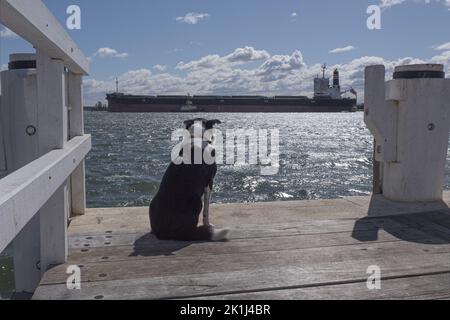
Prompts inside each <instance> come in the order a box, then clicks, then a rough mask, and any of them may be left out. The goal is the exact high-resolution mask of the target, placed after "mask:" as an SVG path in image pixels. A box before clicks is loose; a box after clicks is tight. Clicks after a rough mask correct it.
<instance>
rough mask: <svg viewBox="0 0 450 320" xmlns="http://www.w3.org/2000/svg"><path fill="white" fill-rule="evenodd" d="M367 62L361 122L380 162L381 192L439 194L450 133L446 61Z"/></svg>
mask: <svg viewBox="0 0 450 320" xmlns="http://www.w3.org/2000/svg"><path fill="white" fill-rule="evenodd" d="M384 74H385V68H384V66H370V67H367V68H366V85H365V102H364V104H365V122H366V124H367V127H368V128H369V129H370V131H371V132H372V134H373V135H374V136H375V139H376V145H375V159H376V160H377V161H380V162H381V163H382V182H381V188H382V193H383V195H384V196H385V197H386V198H388V199H390V200H394V201H405V202H428V201H439V200H442V197H443V185H444V169H445V163H446V157H447V150H448V140H449V133H450V79H445V74H444V66H443V65H436V64H420V65H407V66H399V67H397V68H395V72H394V79H393V80H391V81H387V82H386V83H385V81H384Z"/></svg>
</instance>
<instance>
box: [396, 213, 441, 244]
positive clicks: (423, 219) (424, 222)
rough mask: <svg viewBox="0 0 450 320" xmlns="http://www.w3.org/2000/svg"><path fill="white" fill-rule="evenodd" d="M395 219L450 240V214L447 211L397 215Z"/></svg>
mask: <svg viewBox="0 0 450 320" xmlns="http://www.w3.org/2000/svg"><path fill="white" fill-rule="evenodd" d="M394 220H395V221H397V222H399V223H403V224H404V225H406V226H410V227H412V228H416V229H417V230H421V231H424V232H427V233H429V234H432V235H434V236H435V237H439V238H441V239H443V241H444V242H447V243H448V242H450V228H449V225H450V215H448V214H446V213H439V212H438V213H432V212H430V213H423V214H411V215H408V216H397V217H395V218H394Z"/></svg>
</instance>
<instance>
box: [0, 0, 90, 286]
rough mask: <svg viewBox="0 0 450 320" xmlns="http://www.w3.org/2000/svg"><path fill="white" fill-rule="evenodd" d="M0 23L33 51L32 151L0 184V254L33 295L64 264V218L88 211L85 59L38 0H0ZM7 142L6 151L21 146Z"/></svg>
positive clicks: (5, 108) (23, 154)
mask: <svg viewBox="0 0 450 320" xmlns="http://www.w3.org/2000/svg"><path fill="white" fill-rule="evenodd" d="M0 22H1V23H2V24H3V25H5V26H6V27H7V28H9V29H11V30H12V31H13V32H15V33H16V34H18V35H19V36H20V37H22V38H23V39H25V40H27V41H28V42H30V43H31V44H32V45H33V46H34V48H36V81H37V89H36V92H37V95H36V99H33V101H31V103H27V106H26V108H30V106H29V105H31V106H32V107H33V108H34V110H33V111H34V112H35V113H34V114H36V119H35V121H36V128H35V129H36V134H35V137H33V139H32V140H31V141H32V142H31V143H32V144H34V145H33V146H34V148H26V150H20V157H21V158H22V159H21V163H22V164H23V161H24V159H25V158H26V159H27V160H26V161H25V163H26V164H25V165H24V166H23V165H21V166H19V167H18V168H14V163H11V161H10V162H9V163H8V166H9V167H10V168H9V169H10V172H8V173H9V174H8V175H7V176H6V177H5V178H3V179H1V180H0V252H1V251H3V250H4V249H5V248H6V246H8V245H9V244H10V243H12V244H13V252H14V265H15V283H16V290H17V291H19V292H33V291H34V289H35V288H36V287H37V285H38V284H39V281H40V278H41V276H42V275H43V273H44V272H45V271H46V270H47V268H48V267H49V266H51V265H54V264H59V263H64V262H65V260H66V259H67V226H68V223H67V221H68V219H69V218H70V216H72V215H79V214H84V211H85V208H86V198H85V168H84V158H85V156H86V154H87V153H88V152H89V150H90V148H91V138H90V136H89V135H85V134H84V123H83V102H82V101H83V99H82V77H83V76H84V75H87V74H88V72H89V61H88V59H87V58H86V57H85V56H84V55H83V54H82V52H81V51H80V50H79V49H78V47H77V46H76V44H75V43H74V42H73V41H72V40H71V38H70V37H69V35H68V34H67V32H66V31H65V30H64V28H63V27H62V26H61V25H60V24H59V23H58V22H57V20H56V18H55V17H54V16H53V15H52V14H51V13H50V11H49V10H48V9H47V8H46V6H45V5H44V4H43V3H42V1H41V0H32V1H30V0H0ZM3 87H4V84H2V92H4V90H6V89H4V88H3ZM34 100H35V101H34ZM8 101H9V100H8V99H3V98H2V100H1V105H0V111H8V108H12V106H10V105H8V103H7V102H8ZM28 104H29V105H28ZM0 114H8V112H3V113H1V112H0ZM14 117H15V118H11V119H3V124H5V123H6V124H7V125H4V127H3V129H2V123H1V121H0V131H1V130H5V127H7V126H9V129H8V132H6V134H4V135H2V134H0V137H3V139H4V140H5V139H6V141H7V140H8V136H10V137H11V136H12V135H13V133H14V130H16V129H17V130H18V131H17V132H21V133H23V131H19V130H24V128H14V126H15V125H16V126H17V125H18V124H15V123H14V121H13V120H17V117H20V115H19V116H18V115H17V114H15V115H14ZM0 120H2V119H0ZM5 120H6V121H5ZM9 120H11V121H9ZM8 121H9V122H8ZM11 127H12V129H11ZM11 141H16V140H13V139H10V141H9V143H10V144H11V145H12V147H10V148H9V149H6V150H9V152H10V153H13V152H14V150H17V149H20V148H21V146H17V145H14V144H17V143H15V142H11ZM22 149H24V148H22ZM11 150H12V151H11ZM0 156H1V152H0ZM8 156H11V155H10V154H9V155H8V154H6V156H5V158H6V159H7V158H8ZM18 157H19V156H17V155H16V156H15V157H12V159H16V161H17V158H18ZM12 162H14V161H12ZM11 168H13V169H12V170H11Z"/></svg>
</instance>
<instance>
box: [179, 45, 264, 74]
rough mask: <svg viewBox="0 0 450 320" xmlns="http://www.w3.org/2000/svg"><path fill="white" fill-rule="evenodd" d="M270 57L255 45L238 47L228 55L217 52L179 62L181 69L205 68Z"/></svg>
mask: <svg viewBox="0 0 450 320" xmlns="http://www.w3.org/2000/svg"><path fill="white" fill-rule="evenodd" d="M269 57H270V55H269V53H268V52H267V51H265V50H256V49H255V48H253V47H244V48H237V49H236V50H234V52H232V53H230V54H229V55H226V56H223V57H221V56H219V55H217V54H214V55H208V56H205V57H203V58H201V59H199V60H194V61H190V62H187V63H184V62H183V61H182V62H180V63H178V65H177V69H179V70H198V69H205V68H208V69H210V68H219V67H224V66H227V65H238V64H244V63H248V62H252V61H260V60H266V59H268V58H269Z"/></svg>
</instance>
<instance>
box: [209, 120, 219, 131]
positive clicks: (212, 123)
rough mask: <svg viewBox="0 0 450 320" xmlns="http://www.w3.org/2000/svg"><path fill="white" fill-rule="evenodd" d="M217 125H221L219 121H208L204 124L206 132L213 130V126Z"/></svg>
mask: <svg viewBox="0 0 450 320" xmlns="http://www.w3.org/2000/svg"><path fill="white" fill-rule="evenodd" d="M217 124H222V122H221V121H220V120H217V119H215V120H209V121H207V122H206V125H205V128H206V130H209V129H212V128H214V126H215V125H217Z"/></svg>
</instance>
